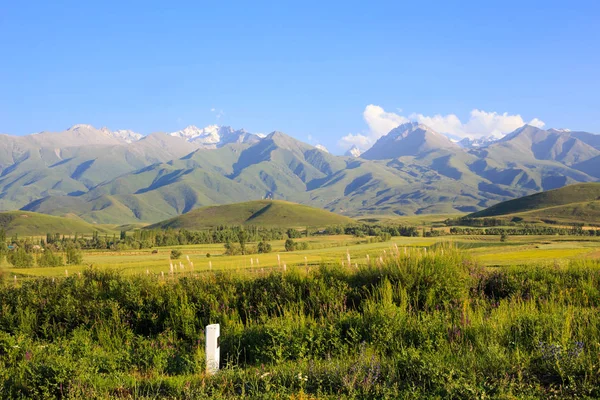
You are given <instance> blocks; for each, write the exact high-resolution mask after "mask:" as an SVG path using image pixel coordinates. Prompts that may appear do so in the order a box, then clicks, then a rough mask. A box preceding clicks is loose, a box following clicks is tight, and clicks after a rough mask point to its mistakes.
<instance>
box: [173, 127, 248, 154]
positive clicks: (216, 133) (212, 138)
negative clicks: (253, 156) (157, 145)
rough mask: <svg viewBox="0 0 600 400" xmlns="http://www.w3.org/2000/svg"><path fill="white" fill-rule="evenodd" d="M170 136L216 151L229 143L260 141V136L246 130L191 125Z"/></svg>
mask: <svg viewBox="0 0 600 400" xmlns="http://www.w3.org/2000/svg"><path fill="white" fill-rule="evenodd" d="M170 135H171V136H176V137H180V138H183V139H185V140H186V141H188V142H191V143H194V144H198V145H199V146H200V147H201V148H204V149H216V148H218V147H222V146H224V145H226V144H229V143H255V142H256V141H258V140H259V138H258V136H256V135H253V134H251V133H249V132H247V131H246V130H244V129H239V130H234V129H233V128H232V127H230V126H219V125H208V126H206V127H204V128H198V127H197V126H194V125H190V126H188V127H186V128H184V129H182V130H180V131H177V132H172V133H170Z"/></svg>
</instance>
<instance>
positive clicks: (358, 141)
mask: <svg viewBox="0 0 600 400" xmlns="http://www.w3.org/2000/svg"><path fill="white" fill-rule="evenodd" d="M373 143H375V141H374V140H373V139H372V138H371V137H370V136H366V135H361V134H360V133H359V134H356V135H354V134H352V133H349V134H347V135H346V136H344V137H343V138H341V139H340V140H339V141H338V146H339V147H341V148H342V149H344V150H347V149H349V148H351V147H352V146H356V147H358V148H359V149H360V150H361V151H363V150H366V149H368V148H369V147H371V146H372V145H373Z"/></svg>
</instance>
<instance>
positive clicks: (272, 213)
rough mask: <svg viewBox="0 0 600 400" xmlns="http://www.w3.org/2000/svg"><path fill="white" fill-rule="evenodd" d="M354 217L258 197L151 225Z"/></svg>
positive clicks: (307, 222) (334, 221) (288, 223)
mask: <svg viewBox="0 0 600 400" xmlns="http://www.w3.org/2000/svg"><path fill="white" fill-rule="evenodd" d="M351 222H354V220H353V219H351V218H348V217H345V216H342V215H338V214H334V213H332V212H329V211H326V210H322V209H319V208H314V207H309V206H304V205H301V204H296V203H290V202H287V201H281V200H257V201H248V202H245V203H235V204H225V205H219V206H208V207H202V208H197V209H195V210H192V211H190V212H188V213H187V214H183V215H180V216H178V217H175V218H172V219H169V220H166V221H163V222H159V223H156V224H154V225H151V226H149V228H162V229H166V228H173V229H179V228H185V229H190V230H194V229H203V228H209V227H213V226H219V225H256V226H267V227H285V228H287V227H296V226H297V227H304V226H327V225H338V224H348V223H351Z"/></svg>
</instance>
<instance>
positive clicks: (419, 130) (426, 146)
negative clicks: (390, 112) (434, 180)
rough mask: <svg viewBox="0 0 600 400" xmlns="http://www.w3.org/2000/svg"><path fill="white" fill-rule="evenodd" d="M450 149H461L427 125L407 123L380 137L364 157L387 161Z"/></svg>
mask: <svg viewBox="0 0 600 400" xmlns="http://www.w3.org/2000/svg"><path fill="white" fill-rule="evenodd" d="M448 149H452V150H454V149H460V146H458V145H457V144H456V143H453V142H452V141H451V140H450V139H449V138H448V137H446V136H444V135H442V134H439V133H437V132H436V131H434V130H433V129H431V128H430V127H428V126H427V125H423V124H420V123H418V122H407V123H405V124H402V125H400V126H398V127H396V128H394V129H392V130H391V131H390V132H389V133H388V134H387V135H385V136H382V137H380V138H379V139H378V140H377V142H375V144H374V145H373V147H371V148H370V149H369V150H367V151H366V152H365V153H364V154H362V157H363V158H366V159H369V160H385V159H391V158H397V157H402V156H418V155H422V154H425V153H428V152H431V151H436V150H448Z"/></svg>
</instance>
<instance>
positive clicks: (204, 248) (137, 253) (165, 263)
mask: <svg viewBox="0 0 600 400" xmlns="http://www.w3.org/2000/svg"><path fill="white" fill-rule="evenodd" d="M297 241H298V242H307V243H308V244H309V247H310V249H309V250H300V251H291V252H287V251H285V248H284V243H285V241H284V240H277V241H271V242H270V244H271V245H272V248H273V251H272V252H271V253H267V254H252V255H235V256H226V255H224V252H225V249H224V246H223V244H219V243H215V244H200V245H187V246H170V247H159V248H154V249H142V250H125V251H111V250H106V251H85V252H84V253H83V263H82V264H80V265H69V266H61V267H33V268H14V267H12V266H10V265H9V264H8V263H7V262H6V260H4V261H3V262H2V264H0V266H1V267H2V268H3V270H4V271H5V273H7V274H10V275H11V276H14V275H16V276H17V277H24V278H29V277H35V276H57V277H58V276H65V270H67V273H80V272H82V271H84V270H86V269H88V268H90V267H93V268H95V269H99V270H113V271H117V272H120V273H123V274H125V275H136V274H146V273H151V274H154V275H160V274H161V272H163V273H164V274H169V272H170V266H169V264H170V259H169V255H170V251H171V250H172V249H179V250H181V252H182V254H183V257H182V259H180V260H177V261H176V262H175V264H176V266H177V267H178V268H177V270H176V273H177V274H191V273H203V272H209V271H214V272H216V271H236V272H240V273H241V272H244V273H259V272H264V271H265V270H266V271H270V270H273V269H277V268H283V265H284V264H285V265H286V266H289V267H293V266H306V265H307V264H308V265H309V266H318V265H323V264H326V265H333V264H339V263H341V262H342V261H345V260H346V258H347V255H348V254H350V255H351V259H352V261H351V263H352V264H353V265H354V264H360V265H364V264H365V263H366V262H367V258H366V257H367V255H369V257H378V256H379V255H380V254H381V253H383V252H384V251H389V250H390V249H393V248H394V247H396V246H398V247H401V248H404V247H406V248H409V249H410V248H415V247H416V248H432V247H435V246H437V245H440V244H451V245H453V246H456V247H457V248H460V249H462V250H463V251H464V252H465V253H466V254H469V255H470V256H471V257H472V258H473V260H474V261H476V262H477V263H478V264H479V265H481V266H487V267H493V266H500V265H531V264H536V265H551V264H556V263H559V264H565V263H567V262H568V261H569V260H575V259H596V258H600V237H591V238H581V237H576V236H511V237H510V238H509V239H508V240H507V241H506V242H501V241H500V239H499V237H498V236H484V235H468V236H467V235H465V236H460V235H453V236H441V237H393V238H392V239H391V240H390V241H389V242H379V243H367V242H368V240H367V239H365V238H356V237H354V236H351V235H333V236H320V237H311V238H301V239H297ZM252 244H253V243H250V245H252ZM153 250H154V251H156V250H158V252H154V253H153ZM424 251H426V250H424ZM207 254H210V257H207ZM278 256H279V260H278ZM188 257H189V262H191V263H192V264H190V263H189V262H188ZM257 260H258V261H257ZM180 263H182V264H183V268H179V264H180Z"/></svg>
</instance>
